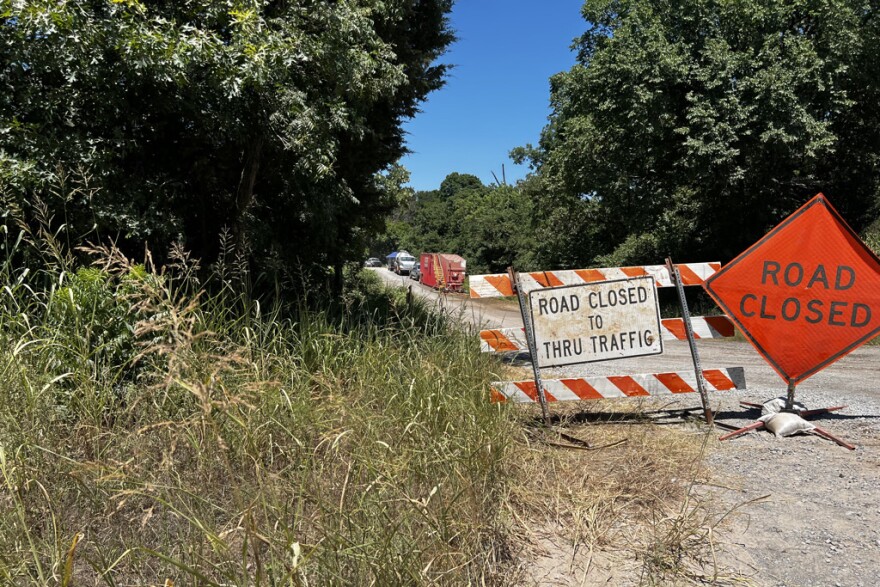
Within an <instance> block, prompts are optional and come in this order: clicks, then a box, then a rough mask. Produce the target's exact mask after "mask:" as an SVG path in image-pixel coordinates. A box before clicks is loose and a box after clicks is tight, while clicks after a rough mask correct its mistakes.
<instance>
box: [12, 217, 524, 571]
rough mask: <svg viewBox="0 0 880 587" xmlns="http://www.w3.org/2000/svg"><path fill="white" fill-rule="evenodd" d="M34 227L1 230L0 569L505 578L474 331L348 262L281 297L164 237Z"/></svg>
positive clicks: (490, 433)
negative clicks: (286, 302) (140, 243)
mask: <svg viewBox="0 0 880 587" xmlns="http://www.w3.org/2000/svg"><path fill="white" fill-rule="evenodd" d="M48 224H49V222H48V221H47V222H46V223H45V225H44V228H43V229H41V232H40V233H39V234H38V233H36V232H35V231H33V230H31V229H29V228H28V227H27V226H25V225H21V226H18V227H16V226H14V225H13V226H12V227H10V224H8V223H7V224H6V225H4V234H2V235H0V238H2V239H4V240H3V243H4V247H5V249H4V250H5V252H6V253H7V254H6V255H5V256H4V261H3V265H2V267H0V282H2V283H0V288H2V291H0V295H2V302H0V584H8V585H65V586H66V585H172V584H173V585H218V586H219V585H416V584H419V585H428V584H438V585H459V584H501V583H504V582H505V577H504V574H503V572H502V571H503V569H504V564H503V563H504V561H503V560H502V559H503V556H504V555H503V553H502V552H501V545H502V544H503V540H502V539H501V538H503V536H502V534H503V532H504V527H503V521H502V519H501V518H500V504H501V503H502V502H503V500H504V495H505V493H506V491H507V487H508V483H509V474H508V472H507V467H506V466H505V462H506V458H507V456H508V454H509V447H510V439H511V438H513V437H514V436H515V435H514V434H513V433H512V430H513V427H514V425H513V423H512V421H511V419H510V418H509V415H508V414H507V412H506V410H505V408H504V407H502V406H497V405H491V404H489V403H488V402H487V401H486V398H487V395H486V392H487V384H488V382H489V381H490V380H491V379H492V378H493V375H492V372H493V370H495V365H494V364H493V363H491V362H490V361H489V360H488V359H487V358H486V357H484V356H481V355H480V353H479V352H477V351H476V342H475V339H474V338H473V337H471V336H467V335H465V334H462V333H460V332H459V331H458V330H457V329H455V328H452V327H451V325H450V323H449V322H448V321H447V319H445V318H443V317H437V316H434V315H432V314H431V313H430V312H429V311H428V310H427V309H426V308H425V307H423V306H421V305H420V304H419V303H418V302H415V301H411V302H409V303H407V302H406V301H405V300H404V299H403V298H402V297H395V296H394V295H392V294H389V293H388V292H384V291H382V290H381V288H380V287H379V285H378V283H375V282H372V281H371V280H370V279H369V278H367V277H364V276H361V277H358V278H357V280H359V281H360V283H359V285H358V287H357V288H355V289H353V290H352V291H350V292H349V293H348V294H347V296H346V299H345V307H343V308H342V309H338V308H337V309H336V310H332V311H331V310H330V309H329V308H328V309H323V310H314V309H311V310H309V309H306V308H304V307H299V308H296V311H295V312H289V311H288V309H284V308H280V307H276V308H270V309H267V308H263V307H261V306H260V304H259V303H258V302H256V301H255V300H253V299H250V298H249V297H248V296H247V294H246V293H243V292H246V291H247V287H246V284H245V283H244V281H245V279H246V276H243V275H241V274H239V275H238V277H237V278H228V276H227V277H222V278H221V277H218V278H217V279H218V282H216V283H215V284H214V288H213V289H212V290H210V291H213V293H212V294H211V295H209V294H208V293H207V291H209V290H205V289H203V288H202V287H201V284H199V283H198V282H197V281H196V279H195V276H196V275H197V274H199V273H200V272H196V271H195V270H194V266H193V262H192V261H191V260H189V259H188V258H187V257H186V256H185V255H184V254H183V253H181V252H179V253H178V255H177V260H178V263H177V265H178V266H177V267H176V268H173V269H171V268H167V267H166V268H165V269H164V270H161V269H158V268H155V267H151V266H150V263H149V259H147V260H146V261H147V262H146V263H145V264H143V265H137V264H133V263H131V262H130V261H129V260H127V259H125V258H124V257H122V256H121V255H120V254H119V253H118V252H117V251H113V250H105V251H93V253H97V254H96V255H95V256H94V258H95V260H96V261H97V264H96V265H95V266H93V267H90V268H83V267H78V266H77V265H76V262H75V261H74V259H73V257H72V256H68V255H67V254H66V253H59V251H61V250H62V247H60V246H59V245H57V242H58V240H60V239H57V238H54V237H53V232H52V231H51V230H48V229H47V228H45V227H47V226H48ZM56 236H57V235H56ZM47 243H48V244H47ZM55 246H58V247H59V248H58V251H53V250H52V247H55ZM26 248H29V249H30V250H29V251H28V252H27V255H30V259H31V260H33V259H34V258H38V257H39V256H40V255H44V256H46V258H47V259H53V261H52V262H45V263H42V264H41V269H40V270H39V271H34V270H31V271H28V270H25V269H22V268H21V267H23V266H24V265H23V264H22V263H21V262H20V261H21V259H22V256H23V255H24V254H25V249H26ZM202 273H203V272H202ZM294 305H295V304H294Z"/></svg>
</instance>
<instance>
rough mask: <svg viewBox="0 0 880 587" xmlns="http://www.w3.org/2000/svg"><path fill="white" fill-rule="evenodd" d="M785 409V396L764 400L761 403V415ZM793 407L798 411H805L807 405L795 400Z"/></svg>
mask: <svg viewBox="0 0 880 587" xmlns="http://www.w3.org/2000/svg"><path fill="white" fill-rule="evenodd" d="M784 409H785V398H784V397H777V398H774V399H771V400H768V401H766V402H764V403H763V404H762V405H761V415H762V416H766V415H767V414H778V413H779V412H781V411H782V410H784ZM793 409H795V410H798V411H803V410H806V409H807V406H805V405H804V404H802V403H801V402H794V406H793Z"/></svg>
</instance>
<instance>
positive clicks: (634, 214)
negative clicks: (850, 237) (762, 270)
mask: <svg viewBox="0 0 880 587" xmlns="http://www.w3.org/2000/svg"><path fill="white" fill-rule="evenodd" d="M878 10H880V7H878V6H877V5H876V3H874V2H870V3H866V2H856V1H854V0H795V1H787V2H782V1H778V0H745V1H742V2H727V1H720V0H661V1H659V2H658V1H654V0H623V1H622V0H587V1H586V2H585V3H584V7H583V11H582V12H583V16H584V18H585V19H586V20H587V21H588V23H589V28H588V30H587V32H586V33H584V35H583V36H582V37H581V38H580V39H579V40H578V41H577V42H576V45H575V48H576V49H577V51H578V53H577V55H578V56H577V64H576V65H575V66H574V67H572V68H571V69H570V70H569V71H566V72H563V73H560V74H558V75H556V76H554V77H553V78H552V79H551V106H552V115H551V119H550V123H549V124H548V125H547V127H546V128H545V129H544V131H543V133H542V136H541V140H540V144H539V145H538V146H537V147H536V148H532V147H525V148H521V149H516V150H515V151H514V153H513V154H514V156H515V157H516V158H518V159H520V160H523V159H528V160H530V162H531V164H532V166H533V168H534V169H535V171H536V176H537V178H538V180H539V181H540V182H541V188H540V189H539V190H538V192H537V200H536V203H537V204H536V207H535V209H536V212H537V213H539V214H540V224H541V226H542V227H543V228H542V229H541V231H540V238H539V243H540V244H539V248H538V253H539V257H540V258H541V262H542V263H543V264H545V265H551V266H552V265H565V266H573V265H587V264H623V263H639V262H658V261H660V260H662V258H663V257H664V256H665V255H667V254H672V255H673V256H675V257H676V258H680V259H682V260H686V259H692V260H716V259H718V260H729V259H730V258H731V257H733V256H734V255H735V254H737V253H739V252H740V251H741V250H743V249H744V248H745V247H746V246H748V245H749V244H751V243H752V242H754V241H755V240H756V239H757V238H759V237H760V236H761V235H763V234H764V232H765V231H766V230H767V229H768V228H769V227H770V226H772V225H774V224H775V223H776V222H778V221H779V220H780V219H781V218H783V217H784V216H785V215H787V214H788V213H790V212H791V211H793V210H794V209H795V208H796V207H798V206H799V205H801V204H802V203H803V202H805V201H806V200H807V199H808V198H809V197H811V196H813V195H815V194H816V193H817V192H820V191H821V192H824V193H825V194H826V195H828V196H829V197H830V199H831V200H832V201H833V202H834V204H835V206H837V207H838V208H839V209H840V210H841V212H842V213H843V214H844V215H845V217H846V218H848V219H849V220H850V221H851V222H853V223H854V224H855V225H856V228H859V229H860V228H861V227H863V226H864V225H865V224H867V223H868V222H869V221H870V220H871V219H872V218H873V217H875V216H876V213H877V208H876V207H877V204H878V201H880V184H878V181H880V173H878V163H880V53H878V51H877V47H878V46H880V45H878V41H880V38H878V37H880V15H878ZM695 255H699V257H700V259H693V257H694V256H695ZM710 258H711V259H710Z"/></svg>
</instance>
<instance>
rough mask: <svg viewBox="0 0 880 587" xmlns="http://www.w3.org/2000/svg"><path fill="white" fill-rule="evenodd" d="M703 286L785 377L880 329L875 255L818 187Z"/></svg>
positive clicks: (801, 375) (795, 378) (811, 369)
mask: <svg viewBox="0 0 880 587" xmlns="http://www.w3.org/2000/svg"><path fill="white" fill-rule="evenodd" d="M704 287H705V288H706V291H708V292H709V295H711V296H712V298H714V299H715V301H716V302H717V303H718V305H719V306H721V307H722V308H723V309H724V311H725V312H726V313H727V315H728V316H730V317H732V318H733V319H734V321H735V322H736V323H737V326H739V328H740V330H741V331H742V333H743V334H744V335H745V336H746V337H747V338H748V339H749V341H751V343H752V344H753V345H754V346H755V348H756V349H757V350H758V352H759V353H761V355H762V356H763V357H764V358H765V359H766V360H767V361H768V362H769V363H770V365H771V366H772V367H773V368H774V369H775V370H776V372H777V373H779V375H780V376H781V377H782V378H783V379H784V380H785V381H787V382H794V383H797V382H799V381H803V380H804V379H806V378H807V377H809V376H810V375H812V374H813V373H816V372H817V371H819V370H821V369H823V368H825V367H827V366H828V365H830V364H831V363H833V362H834V361H836V360H838V359H840V358H841V357H843V356H844V355H846V354H847V353H849V352H850V351H852V350H853V349H855V348H857V347H859V346H860V345H862V344H863V343H865V342H867V341H868V340H870V339H871V338H873V337H875V336H876V335H877V334H878V333H880V259H878V258H877V256H876V255H875V254H874V253H873V252H871V250H870V249H869V248H868V247H867V246H865V244H864V243H863V242H862V241H861V240H860V239H859V237H858V236H857V235H856V234H855V233H854V232H853V230H852V229H851V228H850V227H849V225H847V223H846V222H845V221H844V220H843V218H841V216H840V214H838V212H837V210H835V209H834V208H833V207H832V206H831V204H830V203H829V202H828V200H827V199H826V198H825V196H823V195H822V194H819V195H817V196H816V197H815V198H813V199H812V200H810V201H809V202H807V203H806V204H804V205H803V206H802V207H801V208H800V209H798V210H797V211H796V212H794V213H793V214H792V215H791V216H789V217H788V218H786V219H785V220H784V221H782V223H780V224H779V225H778V226H777V227H776V228H774V229H773V230H771V231H770V232H769V233H767V235H765V236H764V238H762V239H761V240H759V241H758V242H757V243H755V244H754V245H752V246H751V247H750V248H749V249H748V250H746V251H745V252H743V253H742V254H740V255H739V256H738V257H737V258H736V259H734V260H733V261H731V262H730V263H729V264H728V265H726V266H724V267H723V268H722V269H721V270H720V271H719V272H718V273H716V274H715V275H714V276H712V277H711V278H710V279H709V280H707V281H706V283H705V284H704Z"/></svg>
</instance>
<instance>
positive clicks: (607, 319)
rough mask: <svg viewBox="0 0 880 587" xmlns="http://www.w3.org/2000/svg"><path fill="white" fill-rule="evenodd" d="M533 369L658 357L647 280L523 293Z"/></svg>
mask: <svg viewBox="0 0 880 587" xmlns="http://www.w3.org/2000/svg"><path fill="white" fill-rule="evenodd" d="M529 306H530V309H531V315H532V327H533V331H534V336H535V346H536V350H537V357H536V359H537V364H538V366H539V367H559V366H562V365H572V364H575V363H589V362H592V361H606V360H609V359H619V358H623V357H638V356H643V355H656V354H660V353H662V352H663V344H662V341H661V336H660V312H659V307H658V305H657V288H656V285H655V283H654V279H653V278H652V277H637V278H633V279H623V280H617V281H603V282H596V283H588V284H584V285H569V286H562V287H552V288H544V289H540V290H532V291H531V292H529Z"/></svg>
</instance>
